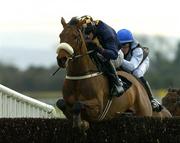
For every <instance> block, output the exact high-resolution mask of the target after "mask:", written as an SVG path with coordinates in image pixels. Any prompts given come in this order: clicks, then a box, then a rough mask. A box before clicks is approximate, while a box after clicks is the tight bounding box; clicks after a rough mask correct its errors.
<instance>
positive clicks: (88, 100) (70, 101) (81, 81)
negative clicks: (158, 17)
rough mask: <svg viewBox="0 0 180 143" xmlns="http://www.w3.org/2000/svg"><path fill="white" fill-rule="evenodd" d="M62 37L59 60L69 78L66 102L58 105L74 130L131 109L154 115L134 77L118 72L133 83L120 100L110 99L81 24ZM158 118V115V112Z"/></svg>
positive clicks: (66, 27)
mask: <svg viewBox="0 0 180 143" xmlns="http://www.w3.org/2000/svg"><path fill="white" fill-rule="evenodd" d="M61 24H62V25H63V30H62V32H61V33H60V35H59V38H60V46H59V47H58V49H57V59H58V60H59V61H60V63H61V67H62V68H65V69H66V71H67V75H66V77H65V80H64V84H63V99H62V100H58V101H57V106H58V107H59V108H60V109H61V110H62V111H63V113H64V114H65V116H66V117H67V118H68V119H70V120H73V126H74V127H79V128H82V127H84V128H85V127H88V122H86V121H101V120H110V119H112V118H114V117H116V115H117V113H123V112H125V111H126V110H128V109H131V110H132V111H134V113H135V115H136V116H149V117H150V116H152V115H153V111H152V107H151V103H150V101H149V98H148V95H147V92H146V90H145V89H144V88H143V86H142V84H141V83H140V82H139V81H138V80H137V79H136V78H135V77H134V76H132V75H131V74H129V73H126V72H123V71H118V75H120V76H122V77H125V78H126V79H127V80H129V81H130V82H131V83H132V84H131V86H130V87H129V88H128V89H127V90H126V92H125V93H123V95H121V96H120V97H112V98H110V95H109V93H110V91H109V90H110V89H109V82H108V78H107V77H106V76H105V75H104V74H103V73H102V72H100V71H99V70H98V68H97V66H96V64H94V62H93V60H92V59H91V55H92V54H94V53H93V51H90V50H88V49H87V47H86V43H85V40H84V36H83V33H82V31H81V26H82V23H81V22H77V23H72V22H71V23H70V22H69V23H66V22H65V20H64V18H62V19H61ZM157 115H159V113H157Z"/></svg>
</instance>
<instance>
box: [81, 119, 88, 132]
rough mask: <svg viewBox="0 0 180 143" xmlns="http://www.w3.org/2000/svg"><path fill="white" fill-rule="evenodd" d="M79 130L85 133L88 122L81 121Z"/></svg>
mask: <svg viewBox="0 0 180 143" xmlns="http://www.w3.org/2000/svg"><path fill="white" fill-rule="evenodd" d="M81 128H82V129H83V130H84V131H86V130H88V129H89V122H87V121H85V120H82V121H81Z"/></svg>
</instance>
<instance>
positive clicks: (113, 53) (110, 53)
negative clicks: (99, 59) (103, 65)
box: [102, 39, 118, 60]
mask: <svg viewBox="0 0 180 143" xmlns="http://www.w3.org/2000/svg"><path fill="white" fill-rule="evenodd" d="M102 55H103V56H104V57H105V58H106V59H112V60H115V59H117V57H118V50H117V49H116V45H115V43H114V41H113V40H112V39H109V40H108V41H107V42H106V43H105V44H104V50H103V51H102Z"/></svg>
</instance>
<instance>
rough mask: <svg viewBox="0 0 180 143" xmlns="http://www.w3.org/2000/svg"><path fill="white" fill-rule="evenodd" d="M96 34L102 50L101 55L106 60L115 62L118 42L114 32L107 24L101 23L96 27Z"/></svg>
mask: <svg viewBox="0 0 180 143" xmlns="http://www.w3.org/2000/svg"><path fill="white" fill-rule="evenodd" d="M97 34H98V38H99V39H100V42H101V44H102V46H103V48H104V50H103V51H102V55H103V56H104V57H105V58H106V59H113V60H115V59H116V58H117V57H118V42H117V36H116V32H115V31H114V30H113V29H112V28H111V27H110V26H108V25H107V24H105V23H103V22H101V23H100V24H99V25H98V27H97Z"/></svg>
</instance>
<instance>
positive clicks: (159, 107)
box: [140, 77, 163, 112]
mask: <svg viewBox="0 0 180 143" xmlns="http://www.w3.org/2000/svg"><path fill="white" fill-rule="evenodd" d="M140 80H141V81H142V83H143V85H144V87H145V89H146V91H147V93H148V97H149V100H150V102H151V106H152V109H153V111H156V112H160V111H161V110H162V109H163V106H162V105H161V104H160V103H159V101H158V100H156V99H155V98H154V96H153V94H152V90H151V87H150V85H149V83H148V82H147V81H146V80H145V79H144V77H141V78H140Z"/></svg>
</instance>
